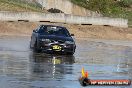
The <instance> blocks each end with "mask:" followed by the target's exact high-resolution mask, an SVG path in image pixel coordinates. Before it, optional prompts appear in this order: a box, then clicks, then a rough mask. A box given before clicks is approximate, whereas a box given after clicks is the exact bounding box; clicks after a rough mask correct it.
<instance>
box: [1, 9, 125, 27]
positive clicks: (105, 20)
mask: <svg viewBox="0 0 132 88" xmlns="http://www.w3.org/2000/svg"><path fill="white" fill-rule="evenodd" d="M0 20H1V21H26V22H27V21H29V22H60V23H68V24H85V25H104V26H116V27H124V28H126V27H128V20H127V19H123V18H109V17H87V16H74V15H68V14H62V13H37V12H8V11H1V12H0Z"/></svg>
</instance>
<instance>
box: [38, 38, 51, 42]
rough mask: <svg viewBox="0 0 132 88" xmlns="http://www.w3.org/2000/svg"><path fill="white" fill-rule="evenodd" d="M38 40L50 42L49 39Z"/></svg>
mask: <svg viewBox="0 0 132 88" xmlns="http://www.w3.org/2000/svg"><path fill="white" fill-rule="evenodd" d="M40 40H41V41H43V42H51V40H50V39H40Z"/></svg>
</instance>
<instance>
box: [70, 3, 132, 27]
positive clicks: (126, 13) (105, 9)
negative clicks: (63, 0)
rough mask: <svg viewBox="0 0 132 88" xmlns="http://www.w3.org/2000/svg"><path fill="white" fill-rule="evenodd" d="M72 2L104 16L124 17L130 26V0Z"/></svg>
mask: <svg viewBox="0 0 132 88" xmlns="http://www.w3.org/2000/svg"><path fill="white" fill-rule="evenodd" d="M71 1H72V2H73V3H74V4H77V5H80V6H82V7H84V8H87V9H89V10H92V11H97V12H99V13H101V14H103V15H104V16H108V17H119V18H126V19H128V20H129V23H128V25H129V26H132V0H121V1H120V2H117V1H114V0H89V1H88V0H71Z"/></svg>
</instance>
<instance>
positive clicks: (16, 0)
mask: <svg viewBox="0 0 132 88" xmlns="http://www.w3.org/2000/svg"><path fill="white" fill-rule="evenodd" d="M0 10H1V11H35V12H45V10H42V7H41V5H40V4H38V3H35V2H32V3H27V2H26V1H22V0H0Z"/></svg>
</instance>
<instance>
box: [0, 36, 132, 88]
mask: <svg viewBox="0 0 132 88" xmlns="http://www.w3.org/2000/svg"><path fill="white" fill-rule="evenodd" d="M29 41H30V39H29V38H25V37H20V38H0V88H82V87H81V86H80V84H79V82H78V78H79V76H80V75H81V68H82V67H84V68H85V70H88V72H89V76H90V78H91V79H132V48H131V47H129V46H119V45H111V44H105V43H103V42H95V41H86V40H76V41H77V50H76V53H75V55H74V56H67V55H50V54H44V53H42V54H38V53H34V52H32V51H31V50H30V49H29ZM90 88H132V86H110V87H108V86H106V87H105V86H100V87H99V86H91V87H90Z"/></svg>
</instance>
